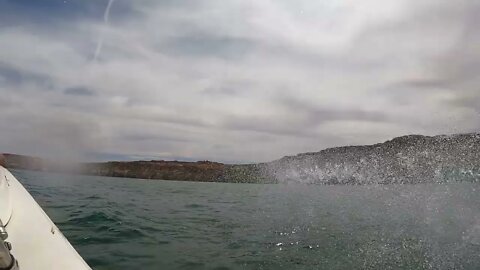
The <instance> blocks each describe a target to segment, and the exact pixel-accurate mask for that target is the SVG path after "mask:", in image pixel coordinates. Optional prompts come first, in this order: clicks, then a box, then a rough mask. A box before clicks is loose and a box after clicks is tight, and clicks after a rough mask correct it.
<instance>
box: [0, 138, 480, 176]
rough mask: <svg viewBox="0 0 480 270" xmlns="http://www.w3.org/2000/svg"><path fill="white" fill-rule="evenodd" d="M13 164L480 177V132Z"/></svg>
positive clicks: (155, 171)
mask: <svg viewBox="0 0 480 270" xmlns="http://www.w3.org/2000/svg"><path fill="white" fill-rule="evenodd" d="M3 156H4V159H5V165H6V167H8V168H18V169H28V170H40V171H55V172H68V173H79V174H87V175H98V176H113V177H128V178H142V179H162V180H179V181H201V182H227V183H291V182H300V183H308V184H325V185H364V184H413V183H432V182H451V181H469V182H477V181H480V134H477V133H471V134H459V135H449V136H433V137H430V136H421V135H409V136H403V137H399V138H395V139H393V140H390V141H387V142H384V143H379V144H375V145H366V146H346V147H336V148H329V149H325V150H322V151H319V152H312V153H303V154H298V155H296V156H287V157H283V158H281V159H279V160H275V161H272V162H268V163H259V164H238V165H234V164H222V163H218V162H211V161H198V162H182V161H164V160H151V161H129V162H120V161H112V162H100V163H82V164H66V163H59V162H54V161H51V160H46V159H41V158H35V157H29V156H21V155H15V154H3Z"/></svg>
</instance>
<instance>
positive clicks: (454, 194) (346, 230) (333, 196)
mask: <svg viewBox="0 0 480 270" xmlns="http://www.w3.org/2000/svg"><path fill="white" fill-rule="evenodd" d="M13 174H14V175H15V176H16V177H17V178H18V179H19V180H20V181H21V182H22V183H23V184H24V185H25V187H26V188H27V189H28V190H29V191H30V192H31V194H32V195H33V196H34V198H35V199H36V200H37V201H38V202H39V203H40V205H42V206H43V207H44V209H45V211H46V212H47V213H48V214H49V215H50V217H51V218H52V220H53V221H54V222H55V223H56V224H57V225H58V226H59V228H60V229H61V230H62V231H63V233H64V234H65V236H66V237H67V238H68V239H69V240H70V241H71V243H72V244H73V245H74V246H75V248H76V249H77V250H78V251H79V253H80V254H81V255H82V256H83V257H84V258H85V260H86V261H87V262H88V263H89V265H90V266H92V268H94V269H480V195H479V194H478V192H477V188H479V187H478V185H476V184H471V183H456V184H448V185H445V184H444V185H439V184H432V185H401V186H314V185H299V184H295V185H260V184H220V183H191V182H174V181H147V180H134V179H120V178H108V177H92V176H72V175H63V174H49V173H41V172H30V171H19V170H16V171H13Z"/></svg>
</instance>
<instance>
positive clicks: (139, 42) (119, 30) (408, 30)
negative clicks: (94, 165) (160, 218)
mask: <svg viewBox="0 0 480 270" xmlns="http://www.w3.org/2000/svg"><path fill="white" fill-rule="evenodd" d="M479 24H480V2H479V1H476V0H458V1H451V0H422V1H418V0H395V1H384V0H363V1H358V0H295V1H293V0H290V1H288V0H209V1H202V0H135V1H133V0H114V1H108V0H90V1H87V0H65V1H64V0H61V1H57V0H41V1H39V0H0V127H1V136H0V152H11V153H19V154H28V155H36V156H43V157H50V158H57V159H80V160H85V161H93V160H135V159H147V160H148V159H165V160H187V161H193V160H214V161H221V162H227V163H234V162H241V163H246V162H262V161H270V160H275V159H278V158H280V157H282V156H285V155H292V154H296V153H301V152H312V151H318V150H321V149H324V148H328V147H335V146H343V145H358V144H372V143H377V142H383V141H385V140H388V139H391V138H393V137H396V136H401V135H407V134H424V135H436V134H452V133H463V132H477V131H479V129H480V90H479V89H478V88H479V85H480V74H479V72H480V28H479V27H478V25H479Z"/></svg>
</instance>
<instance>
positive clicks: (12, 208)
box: [0, 166, 91, 270]
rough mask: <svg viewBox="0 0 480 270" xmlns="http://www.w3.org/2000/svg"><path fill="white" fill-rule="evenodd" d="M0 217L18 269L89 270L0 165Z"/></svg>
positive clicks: (39, 208)
mask: <svg viewBox="0 0 480 270" xmlns="http://www.w3.org/2000/svg"><path fill="white" fill-rule="evenodd" d="M0 219H1V220H2V222H3V223H4V225H5V228H6V231H7V233H8V239H7V241H8V242H10V243H11V244H12V247H13V248H12V254H13V255H14V256H15V258H16V259H17V261H18V264H19V267H20V269H21V270H34V269H35V270H67V269H68V270H85V269H91V268H90V267H89V266H88V265H87V264H86V263H85V261H84V260H83V259H82V257H81V256H80V255H79V254H78V253H77V251H76V250H75V249H74V248H73V247H72V245H71V244H70V243H69V242H68V240H67V239H66V238H65V237H64V236H63V234H62V233H61V232H60V230H59V229H58V228H57V226H55V224H54V223H53V222H52V221H51V220H50V218H49V217H48V216H47V214H46V213H45V212H44V211H43V210H42V208H41V207H40V206H39V205H38V204H37V202H35V200H34V199H33V198H32V196H31V195H30V194H29V193H28V192H27V191H26V190H25V188H24V187H23V186H22V184H21V183H20V182H18V180H17V179H16V178H15V177H14V176H13V175H12V174H11V173H10V172H9V171H8V170H6V169H5V168H3V167H1V166H0Z"/></svg>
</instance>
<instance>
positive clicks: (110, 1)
mask: <svg viewBox="0 0 480 270" xmlns="http://www.w3.org/2000/svg"><path fill="white" fill-rule="evenodd" d="M114 1H115V0H108V4H107V8H106V9H105V13H104V14H103V22H104V24H105V25H104V27H103V28H102V32H101V33H100V37H99V39H98V43H97V48H96V49H95V54H94V55H93V61H94V62H95V61H97V58H98V56H99V55H100V53H101V51H102V47H103V36H104V32H105V27H106V26H107V25H108V20H109V17H110V9H111V8H112V5H113V2H114Z"/></svg>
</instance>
